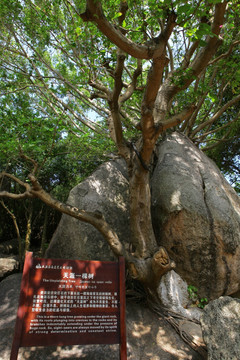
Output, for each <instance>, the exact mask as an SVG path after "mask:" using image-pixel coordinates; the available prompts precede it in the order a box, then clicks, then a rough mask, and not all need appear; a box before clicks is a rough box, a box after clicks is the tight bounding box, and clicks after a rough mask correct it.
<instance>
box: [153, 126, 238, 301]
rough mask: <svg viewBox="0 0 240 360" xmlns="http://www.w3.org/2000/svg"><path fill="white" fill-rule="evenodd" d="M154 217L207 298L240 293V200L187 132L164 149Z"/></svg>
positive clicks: (185, 273)
mask: <svg viewBox="0 0 240 360" xmlns="http://www.w3.org/2000/svg"><path fill="white" fill-rule="evenodd" d="M152 215H153V224H154V229H155V234H156V237H157V240H158V243H159V245H162V246H164V247H165V248H166V249H167V251H168V253H169V255H170V257H171V258H172V259H173V260H174V261H175V262H176V272H177V273H178V274H180V275H181V277H182V278H184V279H185V280H186V281H187V283H188V284H190V285H195V286H196V287H197V288H198V290H199V295H200V296H201V297H207V298H208V299H214V298H217V297H219V296H221V295H229V294H232V293H234V292H236V291H238V290H239V289H240V199H239V197H238V195H237V193H236V192H235V191H234V190H233V189H232V187H231V186H230V185H229V184H228V182H227V181H226V179H225V178H224V177H223V176H222V174H221V173H220V171H219V169H218V168H217V167H216V165H215V164H214V163H213V162H212V161H211V160H210V159H209V158H208V157H206V156H205V154H204V153H203V152H202V151H200V150H199V149H198V148H197V147H196V146H195V145H194V144H193V143H192V142H191V141H190V140H189V139H188V138H186V137H185V136H183V135H182V134H179V133H173V134H172V135H169V136H167V138H166V139H165V140H164V141H162V143H161V144H160V146H159V150H158V162H157V165H156V168H155V170H154V174H153V177H152Z"/></svg>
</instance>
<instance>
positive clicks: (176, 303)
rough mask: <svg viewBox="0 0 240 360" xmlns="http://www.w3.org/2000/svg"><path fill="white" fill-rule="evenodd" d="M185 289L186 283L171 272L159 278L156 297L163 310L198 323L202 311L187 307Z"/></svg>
mask: <svg viewBox="0 0 240 360" xmlns="http://www.w3.org/2000/svg"><path fill="white" fill-rule="evenodd" d="M187 287H188V285H187V283H186V281H184V280H183V279H182V278H181V277H180V276H179V275H178V274H177V273H176V272H175V271H174V270H172V271H169V272H168V273H166V274H165V275H163V277H162V278H161V281H160V284H159V287H158V295H159V298H160V299H161V301H162V304H163V306H164V307H165V308H168V309H171V311H173V312H175V313H177V314H180V315H182V316H184V317H186V318H188V319H191V320H197V321H199V319H200V316H201V315H202V310H201V309H199V308H197V307H194V308H191V307H188V306H189V305H190V304H189V295H188V290H187Z"/></svg>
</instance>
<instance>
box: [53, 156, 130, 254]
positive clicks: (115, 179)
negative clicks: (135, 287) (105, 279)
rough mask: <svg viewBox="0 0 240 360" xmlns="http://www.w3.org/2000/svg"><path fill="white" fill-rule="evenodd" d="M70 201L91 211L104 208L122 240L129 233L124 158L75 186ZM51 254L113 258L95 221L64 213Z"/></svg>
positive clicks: (106, 165)
mask: <svg viewBox="0 0 240 360" xmlns="http://www.w3.org/2000/svg"><path fill="white" fill-rule="evenodd" d="M67 203H68V204H71V205H73V206H76V207H78V208H79V209H83V210H88V211H100V212H101V213H102V214H103V215H104V216H105V218H106V220H107V221H108V222H109V224H110V225H111V226H112V227H113V229H114V230H115V231H116V232H117V234H118V236H119V238H120V240H121V241H122V242H126V241H127V240H128V237H129V211H128V180H127V171H126V167H124V162H123V160H121V159H118V160H116V161H111V162H107V163H105V164H103V165H101V166H100V167H99V168H98V169H97V170H96V171H95V172H94V173H93V174H92V175H91V176H89V177H88V178H87V179H86V180H85V181H83V182H82V183H81V184H79V185H77V186H76V187H74V188H73V189H72V190H71V192H70V194H69V197H68V200H67ZM46 256H47V257H49V258H50V257H52V258H67V259H80V260H87V259H88V260H101V261H104V260H113V259H114V255H113V253H112V251H111V250H110V248H109V246H108V244H107V242H106V240H105V239H104V238H103V236H102V235H101V234H100V233H99V231H97V230H96V229H95V228H94V227H93V226H92V225H90V224H87V223H83V222H80V221H79V220H77V219H74V218H72V217H70V216H68V215H63V216H62V218H61V221H60V224H59V226H58V228H57V230H56V232H55V233H54V235H53V238H52V240H51V243H50V246H49V248H48V249H47V252H46Z"/></svg>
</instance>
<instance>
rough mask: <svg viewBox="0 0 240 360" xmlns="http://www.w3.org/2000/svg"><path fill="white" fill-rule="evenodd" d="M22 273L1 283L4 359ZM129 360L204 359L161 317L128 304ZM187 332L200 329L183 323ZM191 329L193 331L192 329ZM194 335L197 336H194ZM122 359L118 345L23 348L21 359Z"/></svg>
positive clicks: (0, 332)
mask: <svg viewBox="0 0 240 360" xmlns="http://www.w3.org/2000/svg"><path fill="white" fill-rule="evenodd" d="M20 282H21V274H15V275H11V276H9V277H8V278H7V279H5V280H3V281H2V282H1V283H0V358H1V360H9V358H10V351H11V345H12V338H13V333H14V326H15V318H16V312H17V305H18V297H19V291H20ZM126 325H127V352H128V360H160V359H161V360H163V359H164V360H173V359H178V360H181V359H182V360H187V359H189V360H190V359H191V360H200V359H202V357H201V356H200V355H199V353H197V352H195V351H194V350H193V349H191V348H190V347H189V346H188V345H187V344H186V343H185V342H183V340H182V339H181V338H180V336H179V335H178V334H177V333H176V332H175V330H174V329H173V328H172V327H171V325H170V324H169V323H167V322H166V321H165V320H164V319H161V318H158V317H157V316H156V315H155V314H154V313H152V312H151V311H150V310H149V309H148V308H146V307H144V306H143V305H142V306H141V305H139V304H134V303H132V302H131V303H128V304H127V314H126ZM183 325H184V327H183V328H182V330H183V331H185V332H186V331H191V333H192V332H194V333H195V337H196V341H199V340H197V339H199V337H201V334H200V335H199V334H198V332H199V328H197V329H193V328H192V326H194V324H192V325H191V324H189V323H185V324H183ZM190 329H191V330H190ZM193 336H194V335H193ZM79 358H81V359H88V360H106V359H112V360H117V359H119V355H118V345H88V346H77V345H76V346H63V347H45V348H42V347H41V348H40V347H31V348H20V351H19V356H18V359H19V360H23V359H28V360H54V359H57V360H61V359H63V360H64V359H72V360H73V359H79Z"/></svg>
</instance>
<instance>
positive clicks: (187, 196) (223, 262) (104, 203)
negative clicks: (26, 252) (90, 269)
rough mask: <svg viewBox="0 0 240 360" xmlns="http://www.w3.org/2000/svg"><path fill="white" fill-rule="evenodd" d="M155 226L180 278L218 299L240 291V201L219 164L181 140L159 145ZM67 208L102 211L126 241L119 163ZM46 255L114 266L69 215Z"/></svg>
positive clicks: (97, 240)
mask: <svg viewBox="0 0 240 360" xmlns="http://www.w3.org/2000/svg"><path fill="white" fill-rule="evenodd" d="M151 185H152V214H153V225H154V230H155V233H156V237H157V240H158V242H159V245H162V246H164V247H165V248H166V249H167V250H168V252H169V255H170V257H171V258H172V259H173V260H174V261H175V262H176V272H177V273H178V274H179V275H181V277H182V278H183V279H184V280H186V281H187V283H188V284H189V285H195V286H196V287H197V288H198V290H199V295H200V297H207V298H208V299H214V298H217V297H219V296H221V295H229V294H232V293H235V292H237V291H238V290H240V199H239V197H238V195H237V194H236V193H235V191H234V190H233V189H232V188H231V186H230V185H229V184H228V183H227V181H226V180H225V178H224V177H223V176H222V175H221V173H220V171H219V170H218V168H217V167H216V166H215V165H214V163H213V162H212V161H211V160H209V158H207V157H206V156H205V155H204V154H203V153H202V152H201V151H200V150H198V149H197V148H196V147H195V146H194V145H193V143H192V142H191V141H190V140H189V139H187V138H186V137H184V136H183V135H181V134H178V133H173V134H172V135H169V136H168V137H167V138H166V139H165V140H164V141H162V143H161V144H160V146H159V156H158V162H157V165H156V168H155V171H154V173H153V177H152V180H151ZM68 203H69V204H71V205H74V206H77V207H79V208H81V209H86V210H90V211H96V210H99V211H101V212H102V213H103V214H104V216H105V217H106V219H107V221H109V223H110V224H111V225H112V227H113V229H114V230H115V231H116V232H117V233H118V235H119V238H120V240H121V241H123V242H124V241H127V240H128V239H129V212H128V180H127V174H126V169H125V167H124V163H123V162H122V161H121V160H117V161H112V162H109V163H106V164H103V165H102V166H100V167H99V168H98V170H97V171H95V172H94V174H93V175H92V176H90V177H89V178H88V179H86V180H85V181H84V182H83V183H81V184H80V185H78V186H76V187H75V188H74V189H73V190H72V191H71V192H70V195H69V199H68ZM46 255H47V257H55V258H57V257H59V258H73V259H74V258H78V259H93V260H94V259H95V260H112V259H113V255H112V253H111V251H110V249H109V247H108V245H107V243H106V241H105V240H104V239H103V237H102V235H101V234H100V233H99V232H98V231H97V230H95V229H94V228H93V227H92V226H91V225H89V224H85V223H82V222H80V221H78V220H76V219H73V218H70V217H68V216H66V215H64V216H62V220H61V222H60V224H59V227H58V228H57V230H56V232H55V234H54V236H53V239H52V241H51V243H50V246H49V249H48V250H47V253H46Z"/></svg>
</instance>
